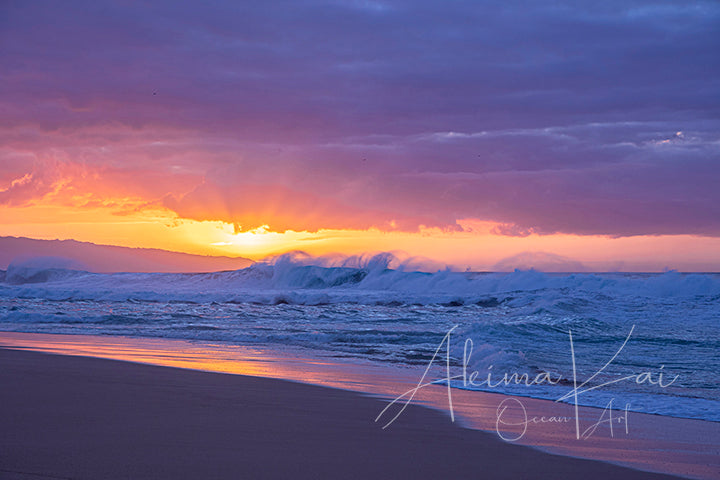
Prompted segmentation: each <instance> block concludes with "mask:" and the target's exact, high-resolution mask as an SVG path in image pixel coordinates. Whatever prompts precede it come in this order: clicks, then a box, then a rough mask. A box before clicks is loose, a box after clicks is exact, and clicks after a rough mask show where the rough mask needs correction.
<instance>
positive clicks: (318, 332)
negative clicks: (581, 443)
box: [0, 254, 720, 421]
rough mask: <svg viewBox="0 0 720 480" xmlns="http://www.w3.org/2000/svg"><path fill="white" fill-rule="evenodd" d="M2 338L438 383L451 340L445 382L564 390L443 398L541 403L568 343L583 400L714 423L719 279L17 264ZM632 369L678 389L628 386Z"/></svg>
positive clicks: (358, 261) (565, 358) (356, 262)
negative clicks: (159, 343) (287, 358)
mask: <svg viewBox="0 0 720 480" xmlns="http://www.w3.org/2000/svg"><path fill="white" fill-rule="evenodd" d="M0 330H3V331H12V332H31V333H32V332H39V333H62V334H92V335H120V336H125V337H131V338H137V337H145V338H171V339H183V340H190V341H194V342H199V343H202V342H205V343H214V344H218V343H220V344H229V345H259V346H263V347H268V348H272V349H274V350H277V351H280V352H282V351H283V349H288V350H297V349H300V350H303V351H304V352H305V354H306V355H314V356H318V357H335V358H336V357H342V358H343V359H345V360H348V359H349V360H352V361H356V362H358V363H363V362H382V363H384V364H391V365H393V366H395V367H396V368H401V369H405V370H411V369H414V370H417V371H419V372H421V371H422V370H424V368H425V367H426V366H427V365H428V364H430V362H431V360H432V359H433V356H434V355H435V354H436V353H438V352H439V353H440V355H439V356H438V357H437V358H436V359H435V361H433V364H432V368H431V373H432V374H433V375H435V378H438V379H442V378H446V377H447V375H446V374H445V373H446V369H447V368H448V367H447V365H446V363H445V357H446V350H447V346H448V344H449V348H450V352H449V353H450V367H449V368H450V369H451V370H452V373H453V374H457V375H459V374H461V373H462V372H463V371H472V372H478V377H477V378H478V379H483V378H488V375H490V376H494V377H495V378H502V377H503V374H509V375H512V374H513V373H517V374H527V375H528V376H530V377H534V376H536V375H538V374H541V373H543V372H546V373H548V374H551V375H553V376H554V377H556V378H561V379H562V381H560V382H558V383H557V384H548V383H544V384H540V385H531V386H528V385H524V384H520V385H517V384H512V383H511V384H510V385H497V386H492V387H490V386H488V385H487V384H485V385H468V384H467V383H463V382H462V381H461V380H459V379H455V380H452V381H451V385H452V386H453V387H457V388H465V389H470V390H473V389H477V390H486V391H496V392H499V393H509V394H514V395H522V396H531V397H536V398H545V399H550V400H557V399H560V398H562V397H563V396H565V395H566V394H567V392H568V388H569V387H568V384H569V381H570V380H571V379H572V378H573V369H572V357H571V350H570V342H569V336H570V334H571V335H572V339H573V347H574V352H575V361H576V377H577V380H578V382H583V381H585V380H590V381H591V383H590V384H589V385H590V386H592V385H600V384H607V385H605V386H603V387H602V388H598V389H596V390H593V391H590V392H587V393H585V394H583V395H582V398H580V399H579V403H580V404H583V405H590V406H597V407H605V406H606V405H607V404H608V402H609V401H611V400H612V401H613V402H614V405H615V406H616V407H617V406H618V405H619V406H621V407H622V406H625V405H629V409H630V410H632V411H640V412H644V413H651V414H660V415H670V416H677V417H686V418H698V419H703V420H710V421H720V354H719V352H720V275H719V274H712V273H707V274H683V273H678V272H666V273H658V274H639V273H638V274H628V273H603V274H589V273H576V274H572V273H568V274H548V273H541V272H536V271H516V272H512V273H473V272H454V271H449V270H441V271H437V272H434V273H428V272H420V271H416V270H415V269H414V268H413V267H412V265H410V264H402V263H398V262H397V259H396V258H395V257H393V256H392V255H389V254H382V255H377V256H373V257H357V258H352V259H349V260H348V259H346V260H344V261H342V262H340V263H338V262H328V261H327V260H322V259H317V258H313V257H309V256H305V255H299V254H291V255H284V256H281V257H278V258H275V259H272V261H267V262H260V263H256V264H254V265H252V266H250V267H248V268H245V269H242V270H236V271H226V272H214V273H198V274H167V273H112V274H100V273H91V272H85V271H79V270H72V269H68V268H58V267H53V266H52V265H50V264H46V265H43V264H42V262H39V263H38V262H25V263H22V262H18V263H14V264H11V265H10V266H9V267H8V269H7V270H6V271H0ZM451 331H452V335H451V336H448V332H451ZM443 342H445V343H443ZM470 343H471V344H472V352H471V354H470V355H469V356H468V350H467V348H468V347H467V346H469V345H470ZM623 345H624V346H623ZM615 354H617V355H616V356H615V358H613V360H612V362H611V363H610V364H609V365H608V366H607V367H606V368H604V369H602V371H600V372H599V373H597V375H596V372H598V370H599V369H600V367H602V366H603V365H604V364H605V363H606V362H608V360H611V358H612V357H613V355H615ZM441 359H442V360H441ZM641 372H652V374H653V375H654V376H655V377H657V375H659V374H662V375H664V377H665V379H666V380H665V381H666V382H669V381H670V380H672V379H674V381H673V382H672V383H671V384H670V385H669V386H667V387H664V388H659V387H657V385H651V384H648V383H647V382H645V383H638V382H635V381H632V376H633V375H638V374H640V373H641ZM626 377H630V378H631V380H628V381H620V379H622V378H626ZM613 382H614V383H613ZM478 383H479V382H478ZM488 383H490V382H488ZM563 401H569V399H567V398H565V399H563Z"/></svg>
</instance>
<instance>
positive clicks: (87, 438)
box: [0, 349, 673, 479]
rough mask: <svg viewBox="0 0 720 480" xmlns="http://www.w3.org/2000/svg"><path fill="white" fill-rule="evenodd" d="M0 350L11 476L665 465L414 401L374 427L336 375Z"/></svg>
mask: <svg viewBox="0 0 720 480" xmlns="http://www.w3.org/2000/svg"><path fill="white" fill-rule="evenodd" d="M0 360H1V361H2V364H3V366H4V368H3V369H2V371H1V372H0V379H2V380H1V383H2V384H4V385H5V387H4V388H2V389H1V390H0V391H2V393H0V398H1V399H2V403H3V405H4V408H3V409H2V411H1V412H0V425H2V426H3V428H2V431H3V435H2V437H1V438H2V439H1V440H0V442H2V444H3V448H2V449H0V452H2V453H0V465H2V467H0V471H2V473H3V476H5V477H9V478H25V477H23V476H29V475H35V476H41V475H45V476H50V477H51V478H52V477H56V478H57V477H60V478H63V477H65V478H108V479H110V478H136V479H142V478H160V479H161V478H288V477H290V476H292V477H293V478H300V479H302V478H400V477H412V478H440V477H439V476H441V477H442V478H468V477H470V476H475V475H477V474H478V473H479V472H482V471H483V469H488V468H491V469H492V470H493V471H494V472H495V473H493V474H492V478H523V477H526V476H528V475H530V474H531V475H532V476H533V477H534V478H548V479H550V478H561V477H564V476H567V475H571V474H578V475H583V476H586V477H587V478H598V479H599V478H609V477H612V478H618V479H625V478H627V479H630V478H637V479H641V478H647V479H651V478H653V479H662V478H673V477H669V476H665V475H656V474H652V473H646V472H640V471H637V470H630V469H626V468H623V467H618V466H615V465H611V464H608V463H603V462H595V461H588V460H580V459H575V458H571V457H560V456H553V455H550V454H547V453H543V452H540V451H538V450H535V449H532V448H527V447H523V446H516V445H509V444H506V443H503V442H501V441H499V440H497V439H493V438H492V437H491V436H489V435H488V434H486V433H483V432H480V431H476V430H469V429H463V428H459V427H458V426H455V425H452V424H449V423H447V422H446V420H445V419H444V418H443V416H442V415H440V414H438V413H437V412H433V411H432V410H430V409H426V408H422V407H419V406H415V405H412V406H410V407H408V409H407V411H406V412H405V413H406V414H405V415H404V417H403V418H402V419H401V420H399V421H398V424H397V425H394V426H393V428H392V429H389V430H382V429H380V428H378V427H377V425H376V424H375V423H374V422H373V420H372V418H373V413H374V412H376V411H377V408H378V407H379V406H380V405H381V402H380V401H379V400H378V399H374V398H368V397H363V396H361V395H358V394H356V393H352V392H347V391H343V390H339V389H330V388H323V387H319V386H314V385H307V384H301V383H295V382H286V381H282V380H277V379H268V378H262V377H250V376H239V375H224V374H217V373H212V372H200V371H192V370H186V369H177V368H170V367H161V366H152V365H141V364H135V363H130V362H118V361H114V360H109V359H100V358H89V357H78V356H64V355H53V354H46V353H40V352H28V351H18V350H10V349H0ZM8 386H12V387H13V388H7V387H8ZM485 471H487V470H485Z"/></svg>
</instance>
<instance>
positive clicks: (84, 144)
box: [0, 1, 720, 235]
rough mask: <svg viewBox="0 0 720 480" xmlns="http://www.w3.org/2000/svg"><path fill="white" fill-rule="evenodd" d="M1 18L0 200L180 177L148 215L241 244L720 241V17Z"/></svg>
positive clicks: (527, 11)
mask: <svg viewBox="0 0 720 480" xmlns="http://www.w3.org/2000/svg"><path fill="white" fill-rule="evenodd" d="M0 19H1V20H0V47H1V48H0V67H1V68H0V72H2V73H1V74H0V75H2V81H3V85H4V88H3V90H2V92H0V140H2V142H0V143H1V144H2V145H3V147H2V148H0V165H2V167H3V173H2V175H0V181H1V182H2V184H0V202H2V203H8V204H22V203H23V202H27V201H28V200H29V199H31V198H32V197H33V196H41V195H43V194H44V193H45V192H47V191H49V190H50V189H51V188H53V184H52V179H54V178H59V177H62V176H64V175H66V174H67V172H68V171H70V172H72V171H76V170H87V169H89V170H91V171H93V172H99V173H97V175H99V177H98V178H99V180H98V182H99V183H103V182H107V183H110V184H112V185H113V191H117V190H118V189H121V188H122V185H121V183H122V180H123V179H126V178H127V177H128V176H131V174H132V172H138V171H142V172H145V174H144V175H143V176H144V177H145V178H148V179H156V178H162V177H163V176H174V175H177V176H180V177H182V178H179V179H178V180H177V181H171V180H168V181H164V182H156V181H150V180H148V181H145V182H143V180H142V179H139V180H138V182H139V183H141V184H143V185H142V187H141V188H135V191H136V193H137V192H140V193H139V194H141V195H142V196H144V197H145V198H147V199H148V201H155V202H163V203H164V205H166V206H167V207H169V208H172V209H174V210H176V211H177V212H178V213H179V214H180V215H181V216H186V217H189V218H198V219H210V218H212V219H221V220H226V221H229V222H235V223H240V224H242V225H243V228H254V227H257V226H260V225H263V224H268V225H271V227H272V226H274V227H275V228H277V229H284V228H293V229H298V230H301V229H318V228H368V227H370V226H376V227H378V228H382V229H403V230H414V229H417V228H418V226H419V225H426V226H438V227H442V228H449V229H452V228H457V224H456V221H457V220H458V219H462V218H479V219H483V220H492V221H496V222H499V223H501V224H502V227H499V228H500V230H499V231H501V233H504V234H508V235H526V234H528V233H529V232H539V233H551V232H566V233H579V234H608V235H637V234H665V233H667V234H672V233H693V234H699V235H720V210H719V208H718V206H717V205H720V193H719V190H718V189H717V187H716V185H717V183H718V180H720V167H719V166H718V160H719V159H720V115H719V114H720V91H719V88H718V84H717V82H716V81H715V80H714V79H715V78H717V76H718V74H719V73H720V62H719V60H718V56H717V51H718V50H720V36H718V35H717V31H718V25H720V7H719V6H718V5H717V3H715V2H684V3H677V2H662V1H653V2H603V3H601V4H595V3H577V2H560V3H558V2H554V3H552V4H546V3H542V2H541V3H537V4H527V3H524V2H520V3H514V2H453V3H452V4H451V5H450V4H445V3H441V2H427V1H412V2H411V1H407V2H403V1H398V2H363V1H347V2H340V1H335V2H332V1H329V2H260V3H258V2H254V3H252V2H251V3H248V2H241V3H234V2H208V3H205V4H203V5H202V6H201V5H199V4H196V5H189V4H178V3H177V2H154V3H153V4H152V5H143V4H133V3H127V2H119V1H118V2H111V1H104V2H74V3H73V4H72V5H69V4H59V3H55V2H12V1H11V2H4V3H3V5H2V6H0ZM678 132H682V134H680V135H678ZM26 175H30V177H25V176H26ZM63 178H64V177H63ZM23 179H25V180H23ZM13 182H15V183H13ZM128 188H130V187H128ZM102 190H103V189H102V188H98V195H101V194H102ZM263 191H265V192H271V193H272V195H271V197H272V200H273V202H275V203H273V204H271V205H268V204H265V203H263V201H262V199H263V194H262V192H263ZM293 199H294V202H293ZM290 204H291V205H290ZM208 205H213V206H214V207H213V208H209V207H208ZM283 208H285V210H283Z"/></svg>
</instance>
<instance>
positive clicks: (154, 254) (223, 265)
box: [0, 237, 254, 273]
mask: <svg viewBox="0 0 720 480" xmlns="http://www.w3.org/2000/svg"><path fill="white" fill-rule="evenodd" d="M36 257H55V258H59V259H65V260H67V261H68V262H70V263H71V264H72V265H73V266H74V268H78V269H82V270H88V271H91V272H98V273H112V272H139V273H143V272H167V273H197V272H216V271H221V270H239V269H241V268H245V267H248V266H250V265H252V264H253V263H254V262H253V261H252V260H250V259H248V258H244V257H215V256H210V255H193V254H190V253H181V252H171V251H168V250H160V249H156V248H129V247H118V246H114V245H97V244H94V243H89V242H79V241H77V240H35V239H32V238H25V237H0V269H6V268H7V267H8V265H10V263H12V262H23V261H28V260H30V259H33V258H36Z"/></svg>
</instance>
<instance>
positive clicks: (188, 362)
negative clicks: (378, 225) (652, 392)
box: [0, 332, 720, 479]
mask: <svg viewBox="0 0 720 480" xmlns="http://www.w3.org/2000/svg"><path fill="white" fill-rule="evenodd" d="M12 344H15V346H16V347H19V348H21V349H28V348H29V349H35V350H42V351H46V352H53V353H61V354H71V355H73V354H74V355H88V356H94V357H106V358H114V359H119V360H126V361H128V362H134V363H136V362H143V363H151V364H152V363H154V364H161V365H166V366H174V367H181V368H184V369H188V370H187V371H198V372H199V371H220V372H223V371H225V372H227V373H234V374H239V375H251V376H256V377H257V376H259V377H270V378H274V379H285V380H291V381H293V382H304V383H311V384H315V385H321V386H325V387H333V388H335V389H342V390H345V391H348V390H349V391H351V392H361V393H363V394H365V395H364V396H368V395H372V396H374V397H376V398H375V399H374V400H375V401H378V402H381V403H378V404H377V405H378V407H377V409H376V411H374V412H371V414H370V415H369V416H368V418H367V420H368V422H369V423H371V424H372V426H373V428H374V429H376V430H378V431H392V430H393V429H394V428H395V427H396V424H398V423H399V422H402V421H403V419H404V417H405V416H406V415H407V413H408V411H409V410H408V411H406V412H404V413H403V415H402V416H400V417H399V418H398V420H397V421H396V422H395V423H394V424H393V425H391V426H390V427H389V428H388V429H386V430H382V425H381V424H380V423H375V422H374V420H375V418H376V417H377V416H378V414H379V413H380V412H381V410H382V409H383V408H384V407H385V406H386V405H387V404H388V399H392V398H395V397H396V396H398V395H399V394H401V393H403V392H405V391H406V390H407V389H408V386H410V387H409V388H412V387H413V386H414V385H413V382H417V380H418V378H417V377H416V376H415V375H414V374H412V375H408V376H407V377H402V376H398V374H397V371H396V370H393V369H390V368H388V369H384V368H381V367H378V366H372V365H357V364H353V363H351V362H342V361H339V360H338V361H337V362H321V361H318V360H317V359H315V360H313V359H301V358H291V359H288V358H282V357H279V356H278V357H277V358H270V357H268V355H267V354H266V353H263V352H262V351H261V350H260V349H256V348H252V347H246V348H243V347H236V348H232V349H229V348H227V347H224V348H223V347H222V346H212V345H197V344H193V343H191V342H184V341H177V340H164V339H129V338H125V337H93V336H87V335H56V334H25V333H11V332H0V348H12ZM23 345H24V346H23ZM289 360H290V361H289ZM293 362H295V363H294V364H293ZM303 362H305V363H303ZM136 364H137V363H136ZM299 373H301V374H302V375H304V377H301V376H300V375H299ZM241 378H245V377H241ZM319 388H322V387H319ZM356 394H357V393H354V395H356ZM379 398H383V399H384V400H382V401H381V400H379ZM507 399H515V400H513V401H516V402H521V403H522V404H523V405H524V407H523V408H524V409H526V410H527V412H528V416H533V415H535V414H537V415H538V416H553V415H556V416H563V415H571V414H572V408H573V407H572V406H571V405H569V404H559V403H555V402H551V401H547V400H538V399H532V398H527V397H509V396H506V395H502V394H498V393H486V392H468V391H463V390H456V389H453V393H452V401H453V411H454V412H455V415H456V423H457V424H458V425H453V424H452V422H451V421H450V418H449V415H448V413H449V411H448V408H447V404H448V401H447V392H446V389H445V388H444V387H441V386H434V387H433V388H429V389H422V390H421V391H420V392H419V395H418V398H416V399H415V400H414V401H413V402H412V403H411V404H410V406H409V407H408V408H413V407H416V406H418V405H423V406H429V407H431V408H434V409H436V410H438V411H439V412H444V413H439V418H441V419H442V422H443V423H444V424H446V425H448V426H450V427H452V428H460V427H461V426H465V427H468V428H471V429H476V430H478V431H484V432H483V434H484V435H488V433H487V432H492V433H491V434H490V437H492V440H493V442H498V443H500V444H504V445H508V446H513V447H514V446H515V445H511V443H510V442H504V441H502V440H500V438H499V435H498V434H499V432H495V431H494V429H495V428H494V427H495V425H494V418H496V416H495V415H496V409H497V406H498V405H499V404H500V403H501V402H502V401H503V400H507ZM513 405H515V404H513ZM515 410H518V409H515ZM598 411H599V409H596V408H592V407H580V409H579V413H580V419H581V420H582V422H583V424H587V423H588V422H590V423H592V421H593V419H594V418H597V416H598ZM515 413H516V414H518V412H517V411H516V412H515ZM508 419H509V421H510V422H515V421H516V420H517V416H516V417H512V416H510V417H508ZM629 424H630V427H631V430H630V435H629V436H626V435H624V432H622V433H623V435H616V436H614V437H612V438H611V437H610V436H609V435H607V432H606V431H603V430H604V429H605V426H604V425H603V426H601V427H599V432H598V433H597V434H595V435H593V437H592V438H590V439H588V440H581V441H577V440H576V439H574V438H573V437H574V427H573V426H572V425H567V424H560V425H559V424H551V425H537V424H535V425H533V424H530V425H528V428H527V432H526V434H525V435H524V437H523V438H522V439H521V440H520V441H518V442H514V443H518V444H522V445H530V446H532V447H535V448H536V449H539V450H543V451H545V452H551V453H555V454H560V455H563V456H565V457H567V458H591V459H597V460H602V461H608V462H612V463H615V464H619V465H625V466H630V467H633V468H639V469H642V470H647V471H660V472H664V473H672V474H675V475H682V476H686V477H688V478H701V479H705V478H715V477H716V476H717V475H718V474H720V461H718V455H717V453H718V452H719V451H720V449H719V448H718V442H720V435H718V432H720V424H717V423H714V422H706V421H701V420H687V419H677V418H673V417H662V416H655V415H647V414H636V413H632V412H631V420H630V422H629ZM433 428H434V427H433ZM519 428H521V427H518V426H515V427H508V428H505V429H503V430H502V431H503V432H505V433H508V434H509V435H510V436H512V435H515V434H516V433H517V431H518V429H519ZM513 432H514V433H513ZM713 438H714V439H718V440H715V441H714V442H713V441H712V439H713Z"/></svg>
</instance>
